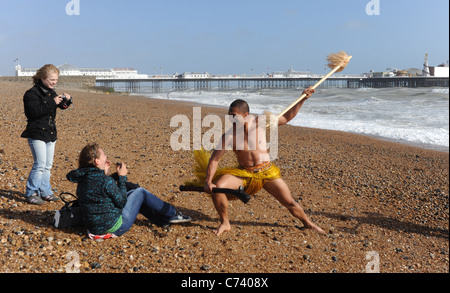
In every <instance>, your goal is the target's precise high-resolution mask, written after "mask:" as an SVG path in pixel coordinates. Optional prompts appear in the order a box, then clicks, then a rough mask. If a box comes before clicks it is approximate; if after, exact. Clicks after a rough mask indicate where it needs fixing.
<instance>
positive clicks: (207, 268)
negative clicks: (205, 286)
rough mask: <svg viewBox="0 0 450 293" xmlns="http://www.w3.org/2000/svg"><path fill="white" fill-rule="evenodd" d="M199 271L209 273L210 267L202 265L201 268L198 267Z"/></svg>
mask: <svg viewBox="0 0 450 293" xmlns="http://www.w3.org/2000/svg"><path fill="white" fill-rule="evenodd" d="M200 269H201V270H202V271H209V270H210V269H211V267H210V266H209V265H202V266H201V267H200Z"/></svg>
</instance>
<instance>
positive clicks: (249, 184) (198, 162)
mask: <svg viewBox="0 0 450 293" xmlns="http://www.w3.org/2000/svg"><path fill="white" fill-rule="evenodd" d="M210 157H211V153H210V152H208V151H205V150H197V151H194V160H195V166H194V175H195V177H196V180H194V181H190V182H186V183H185V185H186V186H204V185H205V180H206V170H207V168H208V164H209V159H210ZM223 175H233V176H236V177H239V178H242V180H243V182H244V186H243V187H244V189H245V192H246V193H248V194H249V195H255V194H256V193H258V192H259V191H260V190H261V189H262V188H263V187H264V184H265V183H266V181H267V180H273V179H279V178H281V171H280V169H279V168H278V167H277V166H275V165H274V164H271V165H270V167H268V168H267V169H266V170H263V171H261V172H258V173H254V172H251V171H248V170H246V169H244V168H242V167H234V168H220V169H218V170H217V171H216V174H215V175H214V178H213V182H216V181H217V180H218V179H219V178H220V177H222V176H223ZM227 197H228V199H229V200H236V199H237V198H236V197H234V196H227Z"/></svg>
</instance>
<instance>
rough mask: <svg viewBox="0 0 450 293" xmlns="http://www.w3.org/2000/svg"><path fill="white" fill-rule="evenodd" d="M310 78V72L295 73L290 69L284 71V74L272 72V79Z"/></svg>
mask: <svg viewBox="0 0 450 293" xmlns="http://www.w3.org/2000/svg"><path fill="white" fill-rule="evenodd" d="M310 76H311V73H310V72H300V71H295V70H294V69H292V67H291V68H290V69H289V70H288V71H285V72H274V73H273V76H272V77H275V78H306V77H310Z"/></svg>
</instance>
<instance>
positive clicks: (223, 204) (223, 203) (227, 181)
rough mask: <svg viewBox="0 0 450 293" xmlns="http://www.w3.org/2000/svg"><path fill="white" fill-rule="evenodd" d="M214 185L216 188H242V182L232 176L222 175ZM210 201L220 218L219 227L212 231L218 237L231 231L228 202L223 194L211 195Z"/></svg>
mask: <svg viewBox="0 0 450 293" xmlns="http://www.w3.org/2000/svg"><path fill="white" fill-rule="evenodd" d="M215 184H216V186H217V188H229V189H238V188H239V187H241V186H243V181H242V179H240V178H238V177H235V176H232V175H224V176H222V177H221V178H220V179H219V180H218V181H217V182H216V183H215ZM212 199H213V202H214V206H215V208H216V210H217V212H218V214H219V217H220V226H219V227H218V228H217V229H216V230H215V231H214V234H216V235H217V236H220V235H221V234H222V233H224V232H228V231H231V224H230V219H229V217H228V206H229V202H228V198H227V195H226V194H223V193H216V194H213V196H212Z"/></svg>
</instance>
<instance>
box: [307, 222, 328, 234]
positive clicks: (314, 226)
mask: <svg viewBox="0 0 450 293" xmlns="http://www.w3.org/2000/svg"><path fill="white" fill-rule="evenodd" d="M305 228H307V229H311V230H314V231H316V232H318V233H319V234H322V235H325V234H327V233H325V231H323V230H322V228H320V227H319V226H317V225H316V224H313V223H308V224H305Z"/></svg>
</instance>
